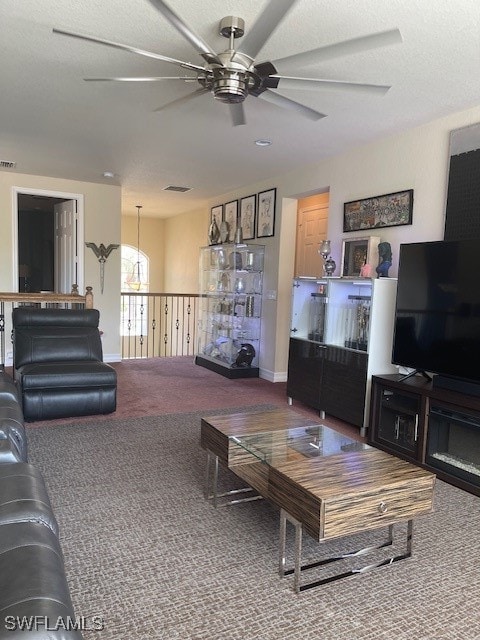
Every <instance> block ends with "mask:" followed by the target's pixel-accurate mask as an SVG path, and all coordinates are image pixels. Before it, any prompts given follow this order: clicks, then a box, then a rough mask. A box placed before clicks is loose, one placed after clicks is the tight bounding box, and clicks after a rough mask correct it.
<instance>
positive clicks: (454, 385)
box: [432, 375, 480, 397]
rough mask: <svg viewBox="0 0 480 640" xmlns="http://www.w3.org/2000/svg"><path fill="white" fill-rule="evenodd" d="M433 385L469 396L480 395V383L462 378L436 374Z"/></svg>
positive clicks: (436, 387) (435, 387)
mask: <svg viewBox="0 0 480 640" xmlns="http://www.w3.org/2000/svg"><path fill="white" fill-rule="evenodd" d="M432 386H433V388H434V389H449V390H450V391H456V392H457V393H464V394H466V395H468V396H477V397H479V396H480V384H478V383H477V382H473V381H470V380H463V379H462V378H450V377H449V376H441V375H438V376H434V377H433V383H432Z"/></svg>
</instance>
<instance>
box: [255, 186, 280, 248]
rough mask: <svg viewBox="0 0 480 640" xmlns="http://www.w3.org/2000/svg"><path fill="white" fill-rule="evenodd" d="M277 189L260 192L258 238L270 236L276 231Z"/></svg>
mask: <svg viewBox="0 0 480 640" xmlns="http://www.w3.org/2000/svg"><path fill="white" fill-rule="evenodd" d="M276 196H277V190H276V189H268V191H260V193H259V194H258V211H257V238H268V237H270V236H273V235H274V233H275V200H276Z"/></svg>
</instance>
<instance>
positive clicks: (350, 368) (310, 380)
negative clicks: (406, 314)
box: [287, 278, 397, 433]
mask: <svg viewBox="0 0 480 640" xmlns="http://www.w3.org/2000/svg"><path fill="white" fill-rule="evenodd" d="M396 282H397V281H396V279H394V278H378V279H371V278H322V279H316V278H296V279H295V280H294V281H293V295H292V327H291V338H290V346H289V362H288V379H287V395H288V397H289V401H290V402H291V401H293V400H299V401H301V402H304V403H305V404H307V405H309V406H311V407H314V408H316V409H318V410H319V411H321V412H325V413H327V414H330V415H332V416H335V417H337V418H340V419H341V420H345V421H346V422H349V423H351V424H354V425H357V426H358V427H360V428H361V429H362V433H365V431H366V428H367V424H368V410H369V398H370V381H371V376H372V375H373V374H375V373H393V372H394V371H396V368H395V367H394V366H393V365H392V364H391V350H392V332H393V314H394V309H395V295H396Z"/></svg>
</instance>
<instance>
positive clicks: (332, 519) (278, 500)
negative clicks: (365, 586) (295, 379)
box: [201, 408, 435, 592]
mask: <svg viewBox="0 0 480 640" xmlns="http://www.w3.org/2000/svg"><path fill="white" fill-rule="evenodd" d="M201 444H202V446H203V447H204V448H205V449H206V450H207V469H206V482H205V487H206V489H205V494H206V497H209V498H210V497H211V498H213V501H214V504H215V506H216V505H217V500H218V498H219V497H220V496H219V495H218V494H217V479H218V465H219V463H220V464H223V465H225V466H226V467H227V468H228V469H230V470H231V471H232V472H233V473H234V474H235V475H237V476H238V477H240V478H242V479H243V480H244V481H245V482H246V483H247V484H248V486H249V488H252V489H254V490H255V491H256V492H257V494H256V495H255V496H253V497H251V498H247V499H256V498H258V497H259V496H262V497H265V498H267V499H268V500H270V501H271V502H272V503H274V504H275V505H276V506H277V507H279V509H280V548H279V573H280V575H281V576H284V575H289V574H292V573H293V574H294V588H295V591H297V592H298V591H303V590H305V589H308V588H310V587H313V586H317V585H320V584H324V583H325V582H330V581H332V580H334V579H339V578H343V577H346V576H347V575H352V574H353V573H361V572H364V571H366V570H367V569H372V568H375V567H378V566H382V565H385V564H391V563H393V562H395V561H397V560H401V559H404V558H408V557H410V556H411V553H412V538H413V518H414V517H416V516H418V515H421V514H426V513H429V512H431V511H432V507H433V489H434V484H435V475H434V474H432V473H430V472H429V471H425V470H424V469H421V468H420V467H417V466H415V465H412V464H410V463H408V462H405V461H403V460H400V459H399V458H396V457H394V456H391V455H389V454H387V453H384V452H382V451H379V450H377V449H375V448H373V447H371V446H369V445H366V444H363V443H361V442H358V441H356V440H352V439H351V438H349V437H347V436H344V435H342V434H341V433H339V432H337V431H334V430H333V429H330V428H328V427H326V426H324V425H322V424H320V423H319V422H316V421H314V420H311V419H308V418H305V417H304V416H302V415H301V414H298V413H296V412H295V411H293V410H292V409H288V408H285V409H277V410H273V411H264V412H252V413H238V414H230V415H224V416H214V417H207V418H203V419H202V422H201ZM212 462H213V468H212ZM238 491H239V490H236V493H238ZM223 496H224V497H227V498H230V496H231V492H227V493H226V494H223ZM240 501H242V500H241V499H240V500H239V499H234V500H230V501H229V502H228V504H234V503H237V502H240ZM287 521H290V522H291V523H292V524H293V525H294V527H295V551H294V558H295V560H294V568H292V569H287V568H286V560H285V558H286V527H287ZM405 521H406V522H407V523H408V526H407V545H406V552H405V553H402V554H400V555H396V556H393V557H390V558H388V559H386V560H381V561H380V562H377V563H373V564H370V565H367V566H366V567H362V568H361V569H355V570H351V571H348V572H344V573H339V574H338V575H336V576H334V577H329V578H325V579H322V580H317V581H314V582H310V583H307V584H301V572H302V571H305V570H306V569H309V568H313V567H316V566H320V565H324V564H329V563H331V562H333V561H335V560H340V559H344V558H347V557H352V556H361V555H365V554H366V553H369V552H371V551H374V550H375V549H379V548H381V547H385V546H388V545H391V544H392V543H393V525H394V524H396V523H399V522H405ZM382 527H388V538H387V540H386V541H385V542H384V543H382V544H380V545H377V546H372V547H366V548H364V549H360V550H357V551H354V552H349V553H344V554H343V553H342V554H341V555H340V556H335V557H333V558H326V559H323V560H320V561H319V562H315V563H310V564H309V565H307V566H303V567H302V565H301V553H302V535H303V530H305V531H306V532H307V533H308V534H309V535H310V536H312V537H313V538H314V539H315V540H317V541H318V542H321V543H324V542H328V541H329V540H334V539H338V538H343V537H345V536H349V535H352V534H356V533H361V532H365V531H371V530H375V529H379V528H382Z"/></svg>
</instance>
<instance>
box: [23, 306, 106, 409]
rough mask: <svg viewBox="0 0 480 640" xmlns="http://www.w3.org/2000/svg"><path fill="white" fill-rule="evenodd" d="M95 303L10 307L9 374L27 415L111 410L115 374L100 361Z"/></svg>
mask: <svg viewBox="0 0 480 640" xmlns="http://www.w3.org/2000/svg"><path fill="white" fill-rule="evenodd" d="M98 323H99V312H98V310H97V309H40V308H31V307H20V308H16V309H14V310H13V314H12V324H13V336H12V337H13V366H14V378H15V381H16V382H17V384H18V387H19V391H20V393H21V399H22V405H23V414H24V418H25V420H27V421H31V420H44V419H51V418H63V417H73V416H84V415H94V414H101V413H111V412H112V411H115V409H116V403H117V396H116V393H117V374H116V371H115V369H114V368H113V367H111V366H110V365H108V364H106V363H104V362H103V352H102V343H101V339H100V332H99V329H98Z"/></svg>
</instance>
